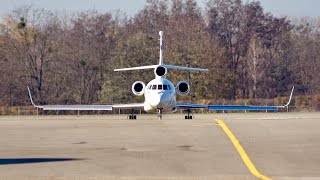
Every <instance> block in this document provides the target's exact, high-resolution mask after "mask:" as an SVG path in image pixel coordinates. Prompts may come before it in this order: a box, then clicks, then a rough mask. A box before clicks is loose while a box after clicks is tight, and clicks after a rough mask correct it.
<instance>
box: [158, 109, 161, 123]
mask: <svg viewBox="0 0 320 180" xmlns="http://www.w3.org/2000/svg"><path fill="white" fill-rule="evenodd" d="M158 118H159V120H162V109H158Z"/></svg>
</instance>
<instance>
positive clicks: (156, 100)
mask: <svg viewBox="0 0 320 180" xmlns="http://www.w3.org/2000/svg"><path fill="white" fill-rule="evenodd" d="M160 102H161V96H154V97H153V98H152V99H151V101H150V102H149V103H150V105H151V106H153V107H157V106H158V105H159V104H160Z"/></svg>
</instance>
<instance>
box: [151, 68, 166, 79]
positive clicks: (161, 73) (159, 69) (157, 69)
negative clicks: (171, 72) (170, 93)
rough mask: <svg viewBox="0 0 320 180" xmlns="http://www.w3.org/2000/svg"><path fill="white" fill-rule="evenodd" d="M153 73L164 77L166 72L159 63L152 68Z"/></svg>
mask: <svg viewBox="0 0 320 180" xmlns="http://www.w3.org/2000/svg"><path fill="white" fill-rule="evenodd" d="M154 74H155V75H156V76H158V77H165V76H166V74H167V68H165V67H164V66H161V65H160V66H158V67H156V68H155V69H154Z"/></svg>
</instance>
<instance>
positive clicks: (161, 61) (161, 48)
mask: <svg viewBox="0 0 320 180" xmlns="http://www.w3.org/2000/svg"><path fill="white" fill-rule="evenodd" d="M159 35H160V58H159V65H162V64H163V48H164V47H163V44H162V36H163V31H159Z"/></svg>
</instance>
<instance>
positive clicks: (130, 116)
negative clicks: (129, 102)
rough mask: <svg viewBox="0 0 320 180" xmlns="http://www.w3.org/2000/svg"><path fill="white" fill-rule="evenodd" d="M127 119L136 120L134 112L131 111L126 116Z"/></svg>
mask: <svg viewBox="0 0 320 180" xmlns="http://www.w3.org/2000/svg"><path fill="white" fill-rule="evenodd" d="M128 119H137V116H136V115H135V114H134V110H133V109H132V110H131V113H130V114H129V115H128Z"/></svg>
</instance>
